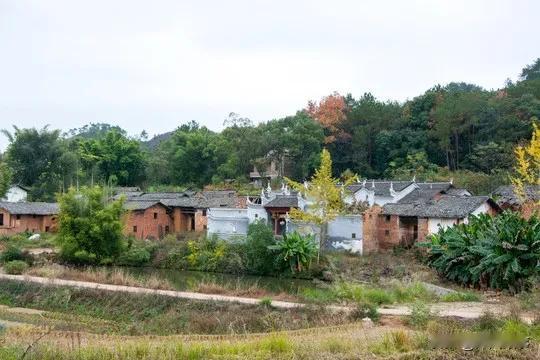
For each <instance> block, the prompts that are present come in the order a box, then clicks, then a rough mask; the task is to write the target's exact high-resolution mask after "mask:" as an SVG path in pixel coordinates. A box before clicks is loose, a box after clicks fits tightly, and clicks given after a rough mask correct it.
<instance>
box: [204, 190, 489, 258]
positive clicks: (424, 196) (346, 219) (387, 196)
mask: <svg viewBox="0 0 540 360" xmlns="http://www.w3.org/2000/svg"><path fill="white" fill-rule="evenodd" d="M306 186H309V184H307V183H306ZM343 197H344V201H345V203H347V204H349V205H354V204H359V203H364V204H366V205H367V206H368V210H367V211H366V212H365V213H364V214H352V213H351V214H344V215H340V216H338V217H337V218H336V219H334V220H333V221H331V222H330V223H329V224H328V229H327V230H328V240H329V241H328V243H327V244H326V246H327V247H329V248H332V249H345V250H349V251H352V252H356V253H362V252H364V251H373V249H379V248H383V247H381V246H379V245H380V244H382V245H384V244H385V243H386V244H388V245H389V246H388V247H391V246H396V245H399V244H403V243H404V244H406V245H410V244H412V243H413V242H416V241H419V240H423V239H425V237H426V236H427V235H429V234H432V233H435V232H437V231H438V230H439V229H440V228H445V227H448V226H453V225H455V224H458V223H463V222H467V221H468V217H469V216H471V215H478V214H481V213H490V214H491V213H496V212H497V211H498V210H499V209H498V207H497V205H496V204H495V203H494V202H493V201H492V200H491V199H490V198H489V197H477V196H471V194H470V193H469V192H468V191H467V190H465V189H457V188H455V187H454V186H453V185H452V182H451V181H450V182H422V183H417V182H416V181H414V179H413V180H412V181H389V180H364V181H362V182H359V183H357V184H353V185H349V186H348V187H347V188H346V190H345V189H344V191H343ZM293 208H297V209H301V210H303V211H309V210H310V201H309V199H306V198H304V197H303V196H302V194H299V193H297V192H292V191H290V190H289V189H288V188H287V187H286V186H283V187H282V188H281V190H279V191H273V190H271V189H269V188H267V189H263V190H262V191H261V196H260V198H258V199H252V200H250V199H248V201H247V203H246V208H243V209H236V208H219V209H217V208H216V209H213V208H211V209H209V217H208V233H209V234H210V235H211V234H216V235H218V236H219V237H222V238H231V237H235V236H245V235H246V234H247V229H248V226H249V224H251V223H253V222H255V221H264V222H265V223H267V224H268V225H269V226H271V228H272V229H273V230H274V234H275V235H277V236H280V235H283V234H285V233H286V232H292V231H298V232H300V233H303V234H313V235H315V236H318V233H319V231H320V230H319V227H318V226H315V225H314V224H309V223H301V222H297V221H292V220H291V219H290V217H289V212H290V211H291V209H293ZM364 248H365V249H367V250H365V249H364Z"/></svg>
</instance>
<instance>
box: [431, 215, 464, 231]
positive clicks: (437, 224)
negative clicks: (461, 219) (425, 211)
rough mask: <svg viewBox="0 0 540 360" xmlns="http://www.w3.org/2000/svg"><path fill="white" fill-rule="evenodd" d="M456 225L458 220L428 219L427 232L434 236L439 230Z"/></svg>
mask: <svg viewBox="0 0 540 360" xmlns="http://www.w3.org/2000/svg"><path fill="white" fill-rule="evenodd" d="M457 223H458V219H441V218H429V219H428V232H429V234H435V233H437V232H439V229H441V228H442V229H446V228H448V227H450V226H454V225H456V224H457Z"/></svg>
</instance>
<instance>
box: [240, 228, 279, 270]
mask: <svg viewBox="0 0 540 360" xmlns="http://www.w3.org/2000/svg"><path fill="white" fill-rule="evenodd" d="M275 242H276V241H275V239H274V233H273V232H272V229H271V228H270V227H269V226H268V225H267V224H265V223H264V222H263V221H256V222H254V223H252V224H250V225H249V228H248V234H247V238H246V243H245V247H244V248H245V257H246V269H247V270H248V271H249V272H251V273H255V274H261V275H264V274H271V273H273V272H274V270H275V261H274V255H273V254H274V252H273V251H272V250H270V249H269V247H270V246H272V245H274V244H275Z"/></svg>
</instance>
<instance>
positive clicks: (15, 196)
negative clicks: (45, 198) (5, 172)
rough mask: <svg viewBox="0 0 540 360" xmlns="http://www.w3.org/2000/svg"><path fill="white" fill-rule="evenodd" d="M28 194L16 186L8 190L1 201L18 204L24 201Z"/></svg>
mask: <svg viewBox="0 0 540 360" xmlns="http://www.w3.org/2000/svg"><path fill="white" fill-rule="evenodd" d="M27 197H28V193H27V192H26V190H24V189H21V188H20V187H18V186H12V187H10V188H9V189H8V191H7V193H6V196H4V197H3V198H2V201H9V202H19V201H26V199H27Z"/></svg>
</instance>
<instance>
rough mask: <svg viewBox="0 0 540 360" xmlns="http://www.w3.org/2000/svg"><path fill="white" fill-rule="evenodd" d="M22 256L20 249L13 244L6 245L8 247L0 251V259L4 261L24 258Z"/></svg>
mask: <svg viewBox="0 0 540 360" xmlns="http://www.w3.org/2000/svg"><path fill="white" fill-rule="evenodd" d="M24 258H25V256H24V254H23V252H22V250H21V249H20V248H19V247H17V246H14V245H8V247H7V248H6V249H5V250H4V251H2V254H1V255H0V261H1V262H4V263H6V262H9V261H13V260H24Z"/></svg>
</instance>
